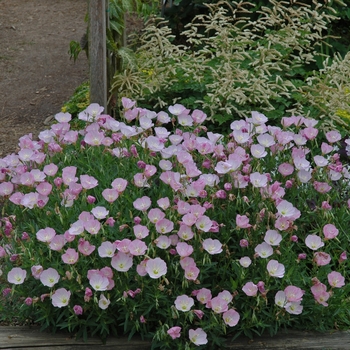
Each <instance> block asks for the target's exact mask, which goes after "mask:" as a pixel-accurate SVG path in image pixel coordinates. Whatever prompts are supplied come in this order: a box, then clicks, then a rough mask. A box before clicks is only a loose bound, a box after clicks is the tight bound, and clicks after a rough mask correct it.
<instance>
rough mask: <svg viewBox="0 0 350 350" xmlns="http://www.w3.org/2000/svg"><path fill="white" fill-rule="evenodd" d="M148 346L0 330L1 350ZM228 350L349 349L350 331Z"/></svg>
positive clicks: (285, 337) (242, 341)
mask: <svg viewBox="0 0 350 350" xmlns="http://www.w3.org/2000/svg"><path fill="white" fill-rule="evenodd" d="M150 348H151V343H150V342H149V341H143V340H141V339H139V338H133V339H132V341H128V340H127V338H113V337H111V338H108V340H107V343H106V344H105V345H103V344H102V342H101V340H100V339H98V338H91V339H89V340H88V341H87V342H86V343H85V342H83V341H77V340H75V339H74V338H72V337H70V335H69V334H67V333H64V332H59V333H56V334H51V333H46V332H40V331H39V328H38V327H0V349H1V350H4V349H6V350H34V349H38V350H39V349H40V350H88V349H96V350H98V349H103V350H112V349H113V350H149V349H150ZM228 348H229V349H235V350H247V349H249V350H265V349H275V350H281V349H298V350H313V349H319V350H338V349H339V350H350V331H345V332H333V333H315V332H300V331H292V330H290V331H288V333H285V332H283V333H279V334H277V335H276V336H274V337H270V336H268V335H265V336H262V337H256V338H254V340H250V339H248V338H245V337H239V338H238V339H236V340H235V341H234V342H233V343H228Z"/></svg>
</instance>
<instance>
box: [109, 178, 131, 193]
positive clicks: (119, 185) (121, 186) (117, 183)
mask: <svg viewBox="0 0 350 350" xmlns="http://www.w3.org/2000/svg"><path fill="white" fill-rule="evenodd" d="M127 185H128V181H127V180H125V179H123V178H119V177H118V178H116V179H114V180H113V182H112V188H114V189H116V190H117V191H118V192H119V193H122V192H124V190H125V189H126V186H127Z"/></svg>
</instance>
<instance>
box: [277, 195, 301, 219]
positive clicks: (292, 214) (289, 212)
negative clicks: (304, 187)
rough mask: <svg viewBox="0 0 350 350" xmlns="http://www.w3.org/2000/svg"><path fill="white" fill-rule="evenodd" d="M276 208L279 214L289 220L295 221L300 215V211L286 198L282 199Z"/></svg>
mask: <svg viewBox="0 0 350 350" xmlns="http://www.w3.org/2000/svg"><path fill="white" fill-rule="evenodd" d="M276 208H277V211H278V214H279V215H281V216H282V217H285V218H288V219H289V220H292V221H294V220H296V219H298V218H299V217H300V211H299V210H298V209H297V208H295V207H294V206H293V204H292V203H289V202H288V201H286V200H282V201H281V202H280V203H279V204H278V205H277V207H276Z"/></svg>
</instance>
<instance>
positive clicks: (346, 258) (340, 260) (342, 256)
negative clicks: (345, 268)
mask: <svg viewBox="0 0 350 350" xmlns="http://www.w3.org/2000/svg"><path fill="white" fill-rule="evenodd" d="M345 260H348V257H347V254H346V251H344V252H342V253H341V254H340V256H339V262H340V263H342V262H344V261H345Z"/></svg>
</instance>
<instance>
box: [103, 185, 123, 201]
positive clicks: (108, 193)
mask: <svg viewBox="0 0 350 350" xmlns="http://www.w3.org/2000/svg"><path fill="white" fill-rule="evenodd" d="M102 196H103V198H104V199H105V200H106V201H107V202H109V203H113V202H114V201H115V200H116V199H117V198H118V197H119V192H118V191H117V190H116V189H114V188H106V189H105V190H103V191H102Z"/></svg>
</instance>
